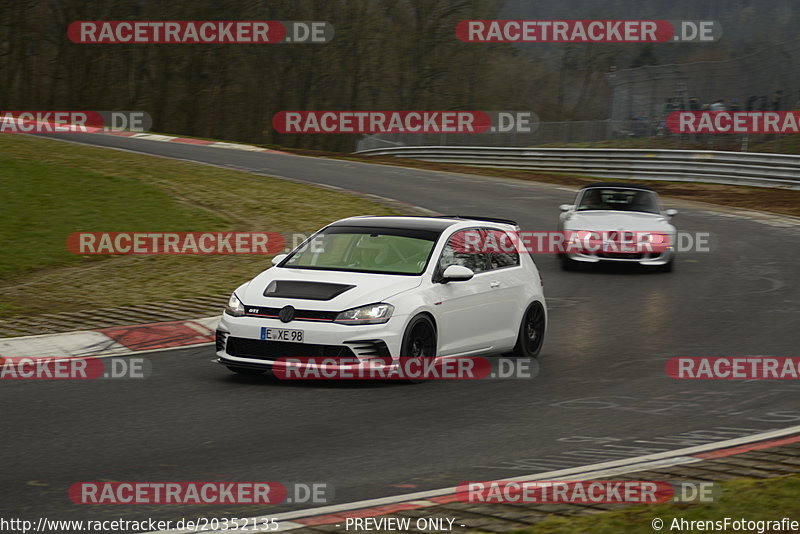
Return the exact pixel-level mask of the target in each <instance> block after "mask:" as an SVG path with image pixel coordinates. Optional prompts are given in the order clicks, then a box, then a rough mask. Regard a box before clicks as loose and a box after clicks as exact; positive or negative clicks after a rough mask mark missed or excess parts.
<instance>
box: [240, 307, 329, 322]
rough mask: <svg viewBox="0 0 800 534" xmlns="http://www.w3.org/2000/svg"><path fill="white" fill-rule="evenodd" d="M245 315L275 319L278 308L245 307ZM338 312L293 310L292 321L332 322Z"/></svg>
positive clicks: (278, 311)
mask: <svg viewBox="0 0 800 534" xmlns="http://www.w3.org/2000/svg"><path fill="white" fill-rule="evenodd" d="M245 310H246V311H245V315H248V316H251V317H269V318H271V319H277V318H278V314H279V313H280V311H281V309H280V308H268V307H259V306H245ZM337 315H339V312H329V311H319V310H295V311H294V319H293V321H327V322H333V320H334V319H336V316H337Z"/></svg>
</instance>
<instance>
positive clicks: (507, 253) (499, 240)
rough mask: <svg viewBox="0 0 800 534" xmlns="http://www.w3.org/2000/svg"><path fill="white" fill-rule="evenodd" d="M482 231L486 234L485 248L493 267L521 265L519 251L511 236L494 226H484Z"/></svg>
mask: <svg viewBox="0 0 800 534" xmlns="http://www.w3.org/2000/svg"><path fill="white" fill-rule="evenodd" d="M482 233H483V234H484V235H485V236H486V240H485V243H486V247H485V249H486V253H487V256H489V264H490V265H491V268H492V269H502V268H503V267H516V266H517V265H519V252H518V251H517V247H516V244H515V241H514V240H513V239H512V237H511V236H509V235H508V234H507V233H506V232H504V231H502V230H495V229H492V228H483V229H482Z"/></svg>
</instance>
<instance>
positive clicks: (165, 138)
mask: <svg viewBox="0 0 800 534" xmlns="http://www.w3.org/2000/svg"><path fill="white" fill-rule="evenodd" d="M97 133H103V134H106V135H116V136H119V137H131V138H134V139H144V140H145V141H161V142H165V143H183V144H185V145H203V146H209V147H212V148H228V149H232V150H246V151H248V152H268V153H270V154H289V153H288V152H281V151H280V150H270V149H268V148H261V147H259V146H253V145H244V144H240V143H226V142H223V141H207V140H205V139H192V138H190V137H177V136H172V135H161V134H152V133H137V132H97Z"/></svg>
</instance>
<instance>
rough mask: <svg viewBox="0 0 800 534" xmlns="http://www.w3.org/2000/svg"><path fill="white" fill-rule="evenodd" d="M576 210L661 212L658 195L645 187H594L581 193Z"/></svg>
mask: <svg viewBox="0 0 800 534" xmlns="http://www.w3.org/2000/svg"><path fill="white" fill-rule="evenodd" d="M575 209H576V211H590V210H614V211H639V212H643V213H660V210H659V206H658V197H657V196H656V194H655V193H654V192H652V191H645V190H643V189H621V188H601V187H592V188H589V189H585V190H584V191H583V193H582V194H581V195H580V200H579V201H578V203H577V207H576V208H575Z"/></svg>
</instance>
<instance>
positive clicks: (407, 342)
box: [400, 315, 436, 384]
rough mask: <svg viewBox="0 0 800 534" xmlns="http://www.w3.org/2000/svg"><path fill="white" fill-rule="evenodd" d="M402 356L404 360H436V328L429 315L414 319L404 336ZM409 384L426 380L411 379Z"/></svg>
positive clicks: (401, 348) (401, 349)
mask: <svg viewBox="0 0 800 534" xmlns="http://www.w3.org/2000/svg"><path fill="white" fill-rule="evenodd" d="M400 356H401V357H404V358H435V357H436V327H435V326H434V325H433V321H431V319H430V317H428V316H427V315H417V316H416V317H414V318H413V319H412V320H411V322H410V323H409V324H408V327H407V328H406V332H405V334H403V344H402V346H401V347H400ZM408 382H410V383H412V384H418V383H419V382H424V380H414V379H409V380H408Z"/></svg>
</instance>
